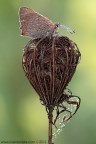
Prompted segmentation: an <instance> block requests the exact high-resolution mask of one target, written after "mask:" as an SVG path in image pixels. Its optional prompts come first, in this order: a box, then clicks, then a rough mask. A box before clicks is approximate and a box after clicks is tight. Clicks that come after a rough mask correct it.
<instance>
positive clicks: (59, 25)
mask: <svg viewBox="0 0 96 144" xmlns="http://www.w3.org/2000/svg"><path fill="white" fill-rule="evenodd" d="M57 25H58V27H59V28H60V27H61V28H63V29H65V30H67V31H68V32H69V33H71V34H73V33H75V30H72V29H70V28H69V27H67V26H65V25H62V24H60V23H58V24H57Z"/></svg>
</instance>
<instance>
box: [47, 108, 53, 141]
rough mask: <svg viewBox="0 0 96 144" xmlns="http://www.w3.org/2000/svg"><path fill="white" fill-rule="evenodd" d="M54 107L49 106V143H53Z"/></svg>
mask: <svg viewBox="0 0 96 144" xmlns="http://www.w3.org/2000/svg"><path fill="white" fill-rule="evenodd" d="M52 113H53V108H52V107H50V108H49V113H48V119H49V130H48V144H52V119H53V114H52Z"/></svg>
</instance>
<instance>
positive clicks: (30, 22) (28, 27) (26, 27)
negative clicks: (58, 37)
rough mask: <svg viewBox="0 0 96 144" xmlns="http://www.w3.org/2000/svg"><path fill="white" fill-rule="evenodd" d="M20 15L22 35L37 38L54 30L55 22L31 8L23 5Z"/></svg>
mask: <svg viewBox="0 0 96 144" xmlns="http://www.w3.org/2000/svg"><path fill="white" fill-rule="evenodd" d="M19 17H20V29H21V35H23V36H28V37H31V38H33V39H35V38H41V37H42V36H46V35H47V34H48V33H51V34H52V33H53V32H54V29H55V24H54V23H53V22H52V21H51V20H49V19H48V18H46V17H44V16H42V15H40V14H39V13H37V12H35V11H33V10H32V9H30V8H26V7H21V8H20V11H19Z"/></svg>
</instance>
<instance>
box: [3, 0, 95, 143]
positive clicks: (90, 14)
mask: <svg viewBox="0 0 96 144" xmlns="http://www.w3.org/2000/svg"><path fill="white" fill-rule="evenodd" d="M21 6H27V7H30V8H32V9H34V10H36V11H38V12H39V13H42V14H43V15H45V16H47V17H48V18H49V19H51V20H52V21H53V22H55V23H56V22H61V23H62V24H65V25H67V26H69V27H72V28H73V29H75V30H76V34H74V35H70V34H68V33H67V32H65V31H64V30H60V34H62V35H67V36H68V37H69V38H70V39H72V40H73V41H75V42H76V43H77V44H78V46H79V48H80V51H81V54H82V59H81V63H80V64H79V65H78V68H77V71H76V73H75V75H74V77H73V79H72V81H71V82H70V84H69V87H68V88H70V89H71V91H72V92H73V94H75V95H78V96H80V97H81V99H82V103H81V107H80V109H79V110H78V112H77V114H76V115H75V116H74V117H73V118H72V119H71V121H70V123H68V124H67V125H66V127H65V128H64V130H63V131H62V132H61V134H60V135H59V136H58V137H57V139H56V140H55V144H58V143H60V144H61V143H62V144H96V0H72V1H71V0H0V141H1V140H46V141H47V134H48V132H47V131H48V124H47V123H48V120H47V114H46V111H45V108H44V107H43V106H42V105H41V104H40V101H39V97H38V95H37V94H36V92H35V91H34V89H33V88H32V87H31V85H30V84H29V82H28V80H27V78H26V77H25V75H24V72H23V69H22V64H21V60H22V51H23V47H24V45H25V44H26V43H27V42H28V41H29V39H28V38H23V37H20V30H19V20H18V10H19V7H21Z"/></svg>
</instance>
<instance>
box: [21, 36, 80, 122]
mask: <svg viewBox="0 0 96 144" xmlns="http://www.w3.org/2000/svg"><path fill="white" fill-rule="evenodd" d="M80 56H81V54H80V51H79V49H78V47H77V45H76V44H75V43H74V42H73V41H72V40H70V39H69V38H68V37H64V36H58V35H57V36H51V37H49V36H47V37H45V38H40V39H34V40H30V41H29V42H28V44H27V45H26V46H25V49H24V53H23V59H22V65H23V69H24V71H25V74H26V76H27V78H28V80H29V82H30V83H31V85H32V86H33V88H34V89H35V90H36V92H37V93H38V95H39V97H40V100H41V101H42V102H43V105H45V107H46V109H47V112H48V110H49V109H50V107H52V109H54V107H55V106H56V107H57V109H58V107H60V104H62V102H63V101H65V102H67V103H68V104H71V105H74V104H75V105H76V107H77V108H76V110H75V111H74V113H70V111H69V113H70V116H69V118H71V117H72V116H73V114H75V113H76V111H77V109H78V108H79V105H80V99H79V97H77V96H72V94H69V95H68V94H66V92H65V89H66V87H67V85H68V83H69V82H70V81H71V79H72V77H73V75H74V73H75V70H76V67H77V64H78V62H79V60H80ZM72 97H77V98H78V99H79V101H78V102H77V101H74V102H73V101H70V100H69V99H71V98H72ZM64 111H68V110H67V109H65V107H64ZM60 113H61V112H58V111H57V117H58V116H59V114H60ZM57 117H56V118H55V120H54V122H53V123H54V124H55V123H56V120H57ZM69 118H67V120H68V119H69Z"/></svg>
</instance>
